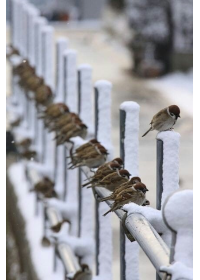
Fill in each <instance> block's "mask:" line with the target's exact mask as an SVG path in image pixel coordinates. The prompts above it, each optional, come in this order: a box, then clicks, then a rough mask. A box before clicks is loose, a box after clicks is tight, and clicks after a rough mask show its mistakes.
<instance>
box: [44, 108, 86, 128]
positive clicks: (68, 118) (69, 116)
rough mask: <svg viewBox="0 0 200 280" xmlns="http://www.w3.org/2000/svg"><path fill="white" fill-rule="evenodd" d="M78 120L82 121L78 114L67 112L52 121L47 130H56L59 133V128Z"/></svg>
mask: <svg viewBox="0 0 200 280" xmlns="http://www.w3.org/2000/svg"><path fill="white" fill-rule="evenodd" d="M78 122H82V121H81V119H80V118H79V116H78V115H77V114H76V113H71V112H68V113H66V114H64V115H62V116H60V117H59V118H58V119H56V120H55V121H54V123H53V124H52V125H51V128H50V129H49V131H56V132H58V133H60V130H62V129H63V128H64V127H65V126H67V125H68V124H71V123H78Z"/></svg>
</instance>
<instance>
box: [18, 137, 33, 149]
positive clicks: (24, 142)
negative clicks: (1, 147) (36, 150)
mask: <svg viewBox="0 0 200 280" xmlns="http://www.w3.org/2000/svg"><path fill="white" fill-rule="evenodd" d="M31 143H32V140H31V139H30V138H25V139H23V140H22V141H20V142H19V143H17V146H19V147H20V148H23V149H24V150H27V149H28V148H29V147H30V145H31Z"/></svg>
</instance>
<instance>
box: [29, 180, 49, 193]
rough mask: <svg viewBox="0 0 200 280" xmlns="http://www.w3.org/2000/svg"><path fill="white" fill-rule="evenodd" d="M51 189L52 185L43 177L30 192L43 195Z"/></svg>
mask: <svg viewBox="0 0 200 280" xmlns="http://www.w3.org/2000/svg"><path fill="white" fill-rule="evenodd" d="M53 188H54V183H53V182H52V181H51V180H50V179H49V178H48V177H44V178H43V179H42V180H41V181H39V182H38V183H37V184H35V186H34V188H33V189H32V190H31V191H35V192H38V193H42V194H45V193H48V192H49V191H51V190H52V189H53Z"/></svg>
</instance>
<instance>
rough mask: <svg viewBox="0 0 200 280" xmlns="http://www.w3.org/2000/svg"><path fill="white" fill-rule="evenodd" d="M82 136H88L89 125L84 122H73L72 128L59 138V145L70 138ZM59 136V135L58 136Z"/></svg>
mask: <svg viewBox="0 0 200 280" xmlns="http://www.w3.org/2000/svg"><path fill="white" fill-rule="evenodd" d="M76 136H80V137H81V138H83V139H84V138H85V137H86V136H87V126H86V125H85V124H84V123H82V122H81V123H76V124H72V126H71V127H70V130H69V131H68V132H67V133H65V134H61V135H60V136H59V137H58V139H57V146H59V145H61V144H64V143H65V142H68V141H69V140H70V138H72V137H76ZM56 138H57V136H56Z"/></svg>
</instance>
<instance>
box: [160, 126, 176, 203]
mask: <svg viewBox="0 0 200 280" xmlns="http://www.w3.org/2000/svg"><path fill="white" fill-rule="evenodd" d="M157 139H160V140H162V141H163V194H162V201H161V205H163V203H164V201H165V199H166V198H167V197H168V195H170V194H171V193H173V192H174V191H176V190H178V188H179V145H180V134H179V133H177V132H174V131H163V132H160V133H158V134H157Z"/></svg>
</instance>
